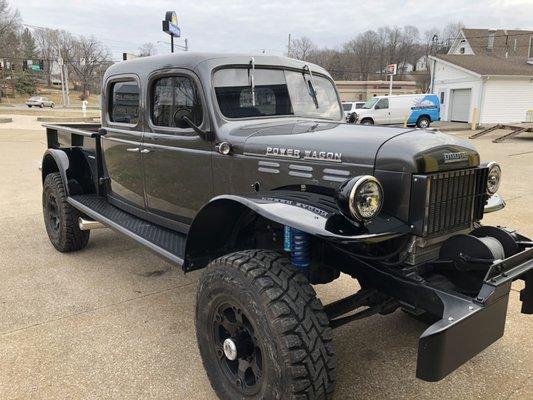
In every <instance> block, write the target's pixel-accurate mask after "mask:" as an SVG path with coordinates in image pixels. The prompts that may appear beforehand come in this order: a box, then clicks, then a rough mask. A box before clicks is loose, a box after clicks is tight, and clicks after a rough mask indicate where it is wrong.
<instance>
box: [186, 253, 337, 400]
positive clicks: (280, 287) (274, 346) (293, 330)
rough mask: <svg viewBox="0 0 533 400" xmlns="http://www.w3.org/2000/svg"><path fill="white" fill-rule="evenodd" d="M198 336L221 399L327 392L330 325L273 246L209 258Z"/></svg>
mask: <svg viewBox="0 0 533 400" xmlns="http://www.w3.org/2000/svg"><path fill="white" fill-rule="evenodd" d="M196 336H197V340H198V346H199V349H200V354H201V356H202V361H203V364H204V367H205V370H206V372H207V375H208V377H209V380H210V382H211V385H212V387H213V389H214V390H215V392H216V394H217V395H218V396H219V397H220V398H221V399H227V400H229V399H254V400H256V399H257V400H259V399H267V400H270V399H304V398H305V399H330V398H331V396H332V393H333V389H334V383H335V354H334V350H333V344H332V331H331V328H330V327H329V321H328V318H327V316H326V314H325V312H324V310H323V307H322V303H321V302H320V300H318V299H317V298H316V293H315V291H314V289H313V288H312V287H311V285H310V284H309V282H308V281H307V279H306V278H305V277H304V276H303V275H302V274H301V273H300V272H299V271H298V270H297V269H296V268H295V267H294V266H292V265H291V264H290V262H289V261H288V260H287V259H286V258H284V257H283V256H281V255H280V254H279V253H276V252H273V251H266V250H249V251H241V252H237V253H233V254H230V255H227V256H224V257H221V258H218V259H216V260H214V261H213V262H211V264H210V265H209V266H208V267H207V269H206V270H205V272H204V274H203V275H202V277H201V279H200V282H199V285H198V293H197V302H196Z"/></svg>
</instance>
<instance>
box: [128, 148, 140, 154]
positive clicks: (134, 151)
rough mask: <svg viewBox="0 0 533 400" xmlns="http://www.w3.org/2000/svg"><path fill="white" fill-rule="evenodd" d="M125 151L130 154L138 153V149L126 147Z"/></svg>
mask: <svg viewBox="0 0 533 400" xmlns="http://www.w3.org/2000/svg"><path fill="white" fill-rule="evenodd" d="M126 151H129V152H131V153H138V152H139V148H138V147H128V148H127V149H126Z"/></svg>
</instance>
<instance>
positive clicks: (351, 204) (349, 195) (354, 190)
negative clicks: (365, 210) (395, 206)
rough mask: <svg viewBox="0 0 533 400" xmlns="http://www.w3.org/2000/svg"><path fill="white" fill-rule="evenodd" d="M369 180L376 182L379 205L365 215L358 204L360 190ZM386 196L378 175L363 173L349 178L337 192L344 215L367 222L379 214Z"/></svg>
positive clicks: (338, 202) (338, 201)
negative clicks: (369, 213)
mask: <svg viewBox="0 0 533 400" xmlns="http://www.w3.org/2000/svg"><path fill="white" fill-rule="evenodd" d="M368 182H371V183H374V184H375V185H376V187H377V190H378V193H379V201H378V205H377V207H376V209H375V211H374V212H373V213H372V215H371V216H365V215H363V214H362V213H361V211H360V210H359V208H358V207H357V204H356V199H357V197H358V192H359V190H361V188H362V187H363V186H364V185H365V184H366V183H368ZM384 197H385V196H384V191H383V185H382V184H381V182H380V181H379V180H378V179H377V178H376V177H374V176H372V175H361V176H356V177H354V178H351V179H348V180H347V181H345V182H344V183H343V184H342V185H341V187H340V188H339V190H338V192H337V204H338V206H339V209H340V210H341V212H342V213H343V215H344V216H346V217H347V218H349V219H352V220H355V221H357V222H360V223H365V222H368V221H371V220H373V219H374V218H376V216H377V215H379V213H380V212H381V210H382V208H383V203H384Z"/></svg>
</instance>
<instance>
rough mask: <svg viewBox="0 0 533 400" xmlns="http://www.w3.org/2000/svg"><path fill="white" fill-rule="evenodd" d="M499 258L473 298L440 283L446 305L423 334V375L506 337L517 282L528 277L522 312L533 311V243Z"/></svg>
mask: <svg viewBox="0 0 533 400" xmlns="http://www.w3.org/2000/svg"><path fill="white" fill-rule="evenodd" d="M526 246H529V248H527V249H526V250H523V251H521V252H520V253H517V254H515V255H513V256H511V257H509V258H506V259H505V260H498V261H496V262H495V263H494V264H492V266H491V267H490V269H489V271H488V272H487V275H486V276H485V279H484V282H483V286H482V287H481V290H480V292H479V294H478V296H477V297H476V298H475V299H473V298H471V297H468V296H462V295H460V294H458V293H455V292H447V291H444V290H438V289H434V290H435V293H436V295H437V296H438V299H440V301H441V302H442V305H443V314H442V319H440V320H439V321H438V322H436V323H435V324H433V325H431V326H430V327H429V328H428V329H427V330H426V331H425V332H424V333H423V334H422V336H421V337H420V340H419V345H418V363H417V373H416V374H417V377H418V378H420V379H422V380H425V381H430V382H434V381H438V380H440V379H442V378H444V377H445V376H446V375H448V374H449V373H450V372H452V371H453V370H455V369H456V368H458V367H459V366H460V365H461V364H463V363H464V362H466V361H468V360H469V359H470V358H472V357H474V356H475V355H476V354H478V353H479V352H481V351H482V350H483V349H485V348H486V347H488V346H489V345H491V344H492V343H494V342H495V341H496V340H498V339H499V338H501V337H502V336H503V333H504V329H505V319H506V315H507V304H508V301H509V292H510V289H511V283H512V282H513V281H514V280H517V279H523V280H524V281H525V288H524V289H523V290H522V291H521V293H520V300H521V301H522V313H525V314H533V247H531V243H529V244H526Z"/></svg>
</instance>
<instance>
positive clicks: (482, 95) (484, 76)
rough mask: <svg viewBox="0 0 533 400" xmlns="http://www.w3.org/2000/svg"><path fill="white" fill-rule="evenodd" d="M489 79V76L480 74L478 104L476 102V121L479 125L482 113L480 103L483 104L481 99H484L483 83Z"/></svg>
mask: <svg viewBox="0 0 533 400" xmlns="http://www.w3.org/2000/svg"><path fill="white" fill-rule="evenodd" d="M489 79H490V76H487V75H482V76H481V88H480V90H481V93H479V100H478V104H477V108H478V110H479V115H478V121H477V123H478V124H479V125H481V117H482V113H483V108H482V105H483V100H485V84H486V83H487V81H488V80H489Z"/></svg>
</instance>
